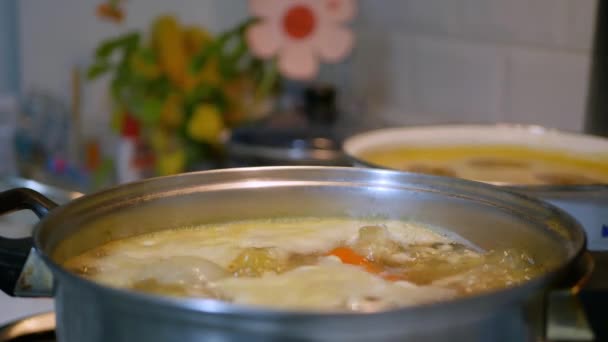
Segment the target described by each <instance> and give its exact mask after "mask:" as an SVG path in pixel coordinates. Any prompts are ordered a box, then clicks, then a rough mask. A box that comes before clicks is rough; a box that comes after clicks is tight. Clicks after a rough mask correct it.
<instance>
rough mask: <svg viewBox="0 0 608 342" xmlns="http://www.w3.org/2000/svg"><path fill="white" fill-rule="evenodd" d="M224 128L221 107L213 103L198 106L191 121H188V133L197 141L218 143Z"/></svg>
mask: <svg viewBox="0 0 608 342" xmlns="http://www.w3.org/2000/svg"><path fill="white" fill-rule="evenodd" d="M223 129H224V121H223V120H222V116H221V113H220V111H219V109H218V108H217V107H216V106H214V105H211V104H201V105H198V106H197V107H196V109H195V110H194V113H193V114H192V118H190V122H188V127H187V130H188V135H190V137H191V138H192V139H194V140H196V141H199V142H206V143H210V144H213V143H217V142H218V141H219V137H220V134H221V133H222V130H223Z"/></svg>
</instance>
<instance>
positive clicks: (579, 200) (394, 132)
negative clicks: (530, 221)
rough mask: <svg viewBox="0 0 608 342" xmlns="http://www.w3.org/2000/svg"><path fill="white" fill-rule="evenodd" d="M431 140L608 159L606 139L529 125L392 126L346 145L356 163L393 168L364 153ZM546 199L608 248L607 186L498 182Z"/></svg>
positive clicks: (592, 242) (596, 245)
mask: <svg viewBox="0 0 608 342" xmlns="http://www.w3.org/2000/svg"><path fill="white" fill-rule="evenodd" d="M433 144H439V145H446V144H467V145H475V144H478V145H483V144H486V145H487V144H511V145H512V144H517V145H526V146H531V147H541V148H542V147H546V148H549V149H552V150H554V149H561V150H564V151H569V152H573V153H580V154H587V155H598V154H600V155H603V156H605V157H606V158H607V159H608V139H605V138H600V137H595V136H589V135H583V134H574V133H567V132H561V131H557V130H551V129H547V128H543V127H538V126H527V125H506V124H502V125H444V126H441V125H440V126H434V125H429V126H412V127H399V128H388V129H379V130H374V131H369V132H365V133H361V134H357V135H354V136H352V137H350V138H348V139H346V140H345V141H344V144H343V148H344V151H345V154H346V155H347V157H348V158H349V159H350V160H351V162H352V165H355V166H367V167H374V168H383V169H389V168H387V167H384V166H379V165H374V164H372V163H370V162H368V161H366V160H364V159H363V158H361V152H363V151H365V150H369V149H371V148H379V147H392V146H414V148H415V146H429V145H433ZM495 185H500V186H504V187H507V188H508V189H509V190H513V191H517V192H520V193H524V194H527V195H530V196H534V197H538V198H540V199H542V200H545V201H548V202H550V203H552V204H554V205H556V206H558V207H560V208H562V209H563V210H565V211H566V212H568V213H569V214H570V215H572V216H573V217H574V218H575V219H576V220H578V221H579V222H580V223H581V224H582V225H583V227H584V229H585V232H586V233H587V238H588V245H589V249H590V250H594V251H606V250H608V210H606V208H607V207H608V185H606V184H595V185H567V186H526V185H518V184H495Z"/></svg>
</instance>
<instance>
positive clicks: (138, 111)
mask: <svg viewBox="0 0 608 342" xmlns="http://www.w3.org/2000/svg"><path fill="white" fill-rule="evenodd" d="M129 107H130V111H131V112H132V113H133V114H134V115H135V116H136V117H137V118H138V119H140V120H141V122H142V123H143V124H144V125H155V124H156V123H157V122H158V120H159V119H160V112H161V109H162V102H161V100H159V99H156V98H152V97H147V98H137V97H134V98H133V99H132V100H131V101H130V104H129Z"/></svg>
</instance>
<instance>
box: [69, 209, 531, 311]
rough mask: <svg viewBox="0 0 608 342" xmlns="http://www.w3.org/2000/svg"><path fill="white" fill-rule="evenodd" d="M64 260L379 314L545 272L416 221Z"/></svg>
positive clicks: (243, 297) (116, 274)
mask: <svg viewBox="0 0 608 342" xmlns="http://www.w3.org/2000/svg"><path fill="white" fill-rule="evenodd" d="M64 266H65V267H66V268H68V269H70V270H72V271H73V272H75V273H77V274H79V275H81V276H83V277H86V278H88V279H90V280H93V281H96V282H99V283H101V284H105V285H109V286H113V287H119V288H126V289H132V290H136V291H143V292H147V293H152V294H158V295H169V296H180V297H198V298H214V299H220V300H223V301H228V302H233V303H237V304H244V305H254V306H262V307H268V308H280V309H295V310H315V311H318V310H329V311H363V312H367V311H378V310H386V309H390V308H395V307H402V306H409V305H417V304H423V303H429V302H436V301H442V300H448V299H451V298H456V297H460V296H467V295H471V294H476V293H480V292H485V291H491V290H494V289H500V288H504V287H508V286H513V285H516V284H519V283H521V282H524V281H526V280H528V279H530V278H532V277H534V276H535V275H538V274H540V273H541V272H543V268H542V266H541V265H537V264H536V263H535V261H534V258H533V257H532V256H530V255H528V254H527V253H525V252H524V251H521V250H516V249H506V250H489V251H483V250H480V249H478V248H476V247H475V246H472V245H470V244H468V243H467V242H466V241H463V240H461V239H460V238H458V237H456V236H451V235H450V234H448V233H445V232H443V231H442V230H440V229H436V228H434V227H428V226H425V225H422V224H418V223H412V222H405V221H392V220H358V219H349V218H312V217H309V218H306V217H304V218H282V219H265V220H261V219H260V220H249V221H238V222H229V223H222V224H208V225H201V226H197V227H183V228H179V229H171V230H166V231H160V232H155V233H151V234H146V235H140V236H134V237H130V238H125V239H122V240H116V241H113V242H109V243H107V244H105V245H101V246H99V247H97V248H95V249H93V250H90V251H87V252H85V253H84V254H81V255H78V256H76V257H73V258H70V259H68V260H67V261H66V262H65V263H64Z"/></svg>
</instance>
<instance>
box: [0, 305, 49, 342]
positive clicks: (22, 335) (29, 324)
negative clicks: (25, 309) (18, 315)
mask: <svg viewBox="0 0 608 342" xmlns="http://www.w3.org/2000/svg"><path fill="white" fill-rule="evenodd" d="M55 341H57V340H56V338H55V313H53V312H47V313H43V314H38V315H34V316H29V317H26V318H23V319H20V320H16V321H13V322H10V323H8V324H6V325H4V326H2V327H0V342H55Z"/></svg>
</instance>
